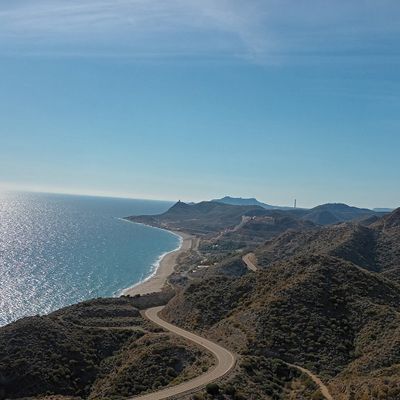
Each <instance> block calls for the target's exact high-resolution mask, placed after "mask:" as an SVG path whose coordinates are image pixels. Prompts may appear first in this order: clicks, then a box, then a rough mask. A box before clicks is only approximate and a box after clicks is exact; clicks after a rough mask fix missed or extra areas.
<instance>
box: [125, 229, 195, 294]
mask: <svg viewBox="0 0 400 400" xmlns="http://www.w3.org/2000/svg"><path fill="white" fill-rule="evenodd" d="M173 233H175V234H176V235H178V236H180V237H181V238H182V244H181V247H180V248H179V249H177V250H175V251H172V252H170V253H167V254H166V255H165V256H164V257H163V258H162V259H161V261H160V264H159V266H158V268H157V270H156V271H155V273H154V274H153V275H152V276H151V277H150V278H149V279H147V280H145V281H143V282H140V283H138V284H137V285H135V286H132V287H130V288H128V289H125V290H124V291H123V293H122V294H123V295H125V296H126V295H129V296H135V295H137V294H140V295H144V294H147V293H153V292H160V291H161V290H162V288H163V287H164V285H165V282H166V281H167V278H168V277H169V276H170V275H171V274H172V273H173V272H174V270H175V266H176V262H177V259H178V256H179V255H180V254H181V253H183V252H185V251H187V250H189V249H191V248H193V246H194V242H195V240H194V239H195V238H194V236H192V235H189V234H187V233H183V232H175V231H174V232H173Z"/></svg>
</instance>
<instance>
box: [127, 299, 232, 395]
mask: <svg viewBox="0 0 400 400" xmlns="http://www.w3.org/2000/svg"><path fill="white" fill-rule="evenodd" d="M163 308H164V306H161V307H154V308H149V309H148V310H146V311H145V316H146V318H148V319H149V320H150V321H152V322H154V323H156V324H157V325H159V326H161V327H162V328H164V329H166V330H168V331H170V332H172V333H175V334H176V335H179V336H181V337H183V338H185V339H187V340H190V341H191V342H193V343H196V344H198V345H200V346H202V347H204V348H205V349H206V350H208V351H210V352H211V353H212V354H213V355H214V357H215V358H216V365H215V366H214V367H212V368H210V369H209V370H208V371H207V372H206V373H204V374H202V375H200V376H197V377H196V378H193V379H191V380H189V381H187V382H183V383H181V384H179V385H176V386H171V387H168V388H166V389H162V390H159V391H158V392H153V393H149V394H145V395H142V396H136V397H131V400H162V399H168V398H170V397H172V396H177V395H182V394H184V393H190V392H192V391H195V390H198V389H200V388H202V387H204V386H206V385H207V384H208V383H210V382H213V381H215V380H217V379H219V378H221V377H223V376H224V375H226V374H227V373H228V372H229V371H231V370H232V369H233V367H234V366H235V363H236V357H235V355H234V354H233V353H232V352H230V351H229V350H227V349H224V348H223V347H222V346H220V345H218V344H216V343H214V342H211V341H210V340H207V339H205V338H203V337H201V336H198V335H196V334H194V333H192V332H189V331H186V330H184V329H182V328H178V327H177V326H175V325H172V324H170V323H168V322H166V321H164V320H163V319H161V318H160V317H159V316H158V313H159V312H160V311H161V310H162V309H163Z"/></svg>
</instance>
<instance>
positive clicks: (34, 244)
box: [0, 193, 179, 326]
mask: <svg viewBox="0 0 400 400" xmlns="http://www.w3.org/2000/svg"><path fill="white" fill-rule="evenodd" d="M171 204H172V203H169V202H161V201H150V200H130V199H114V198H104V197H88V196H70V195H56V194H42V193H40V194H39V193H0V326H1V325H5V324H7V323H9V322H12V321H14V320H16V319H18V318H21V317H24V316H28V315H35V314H43V313H47V312H50V311H52V310H55V309H57V308H60V307H63V306H66V305H69V304H72V303H76V302H78V301H81V300H85V299H89V298H93V297H100V296H113V295H116V294H118V293H119V292H120V291H121V290H122V289H124V288H126V287H128V286H132V285H133V284H134V283H137V282H140V281H141V280H143V279H145V278H146V277H147V276H149V275H150V274H151V273H152V272H153V270H154V268H155V266H156V265H157V261H158V260H159V258H160V256H161V255H162V254H163V253H165V252H168V251H171V250H174V249H175V248H177V247H178V246H179V238H178V237H177V236H175V235H173V234H171V233H169V232H167V231H163V230H160V229H155V228H150V227H147V226H144V225H138V224H133V223H130V222H126V221H123V220H121V217H124V216H128V215H138V214H157V213H160V212H163V211H165V210H167V209H168V208H169V207H170V206H171Z"/></svg>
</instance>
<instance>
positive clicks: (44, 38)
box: [0, 0, 400, 61]
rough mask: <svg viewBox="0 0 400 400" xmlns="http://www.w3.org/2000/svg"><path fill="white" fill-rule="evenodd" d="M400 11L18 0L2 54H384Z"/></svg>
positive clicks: (1, 9) (1, 19)
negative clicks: (356, 51) (386, 43)
mask: <svg viewBox="0 0 400 400" xmlns="http://www.w3.org/2000/svg"><path fill="white" fill-rule="evenodd" d="M399 16H400V5H399V3H398V1H397V0H396V1H395V0H383V1H381V2H379V4H378V2H372V1H367V0H364V1H360V0H358V1H356V0H353V1H351V0H350V1H346V2H345V1H337V2H336V1H335V2H316V1H312V0H308V1H303V2H297V1H291V0H281V1H277V0H264V1H262V0H249V1H239V0H218V1H217V0H170V1H165V0H87V1H84V2H82V1H78V0H68V1H66V0H12V1H7V2H2V3H1V4H0V53H3V54H4V53H10V52H14V53H18V52H19V53H22V54H35V53H37V54H55V55H57V54H58V55H67V56H68V55H79V54H80V55H92V54H94V55H112V56H121V57H126V56H132V57H133V58H140V57H151V58H157V57H159V58H162V57H183V56H196V55H197V56H207V55H208V56H221V57H236V58H242V59H247V60H255V61H257V60H258V61H260V60H261V61H268V60H272V59H273V58H280V59H282V60H284V59H285V58H287V57H288V56H293V55H294V56H296V57H299V55H301V56H303V57H308V56H311V57H316V56H317V57H318V56H321V55H324V54H330V55H334V54H335V53H336V54H338V53H340V54H339V55H340V56H343V55H346V52H351V53H352V54H353V56H354V50H355V49H358V50H359V51H361V52H368V51H369V52H377V51H378V49H379V50H380V52H381V53H382V52H383V53H385V51H386V50H385V45H384V44H385V42H386V41H394V40H395V39H396V38H397V37H398V35H399V32H400V29H399V27H398V22H397V21H398V18H399ZM395 47H396V46H395ZM390 49H391V50H390V52H393V46H390ZM385 54H386V53H385Z"/></svg>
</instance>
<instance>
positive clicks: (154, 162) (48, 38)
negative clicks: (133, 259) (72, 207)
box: [0, 0, 400, 207]
mask: <svg viewBox="0 0 400 400" xmlns="http://www.w3.org/2000/svg"><path fill="white" fill-rule="evenodd" d="M82 3H84V4H82ZM399 18H400V3H399V2H398V1H397V0H396V1H395V0H393V1H389V0H387V1H386V0H383V1H362V0H358V1H351V0H350V1H316V0H315V1H309V0H305V1H302V2H298V1H294V0H293V1H285V0H280V1H277V0H276V1H272V0H264V1H251V0H249V1H233V0H232V1H229V0H226V1H225V0H219V1H216V0H215V1H209V0H202V1H194V0H187V1H183V0H182V1H180V0H176V1H165V0H164V1H153V0H146V1H144V0H88V1H85V2H81V1H76V0H69V1H66V0H65V1H60V0H51V1H50V0H9V1H3V2H2V3H1V4H0V82H1V86H0V87H1V90H0V139H1V142H0V143H1V144H0V187H1V188H14V189H31V190H32V189H33V190H42V191H61V192H70V193H88V194H102V195H116V196H127V197H140V198H154V199H171V200H175V199H179V198H180V199H185V200H201V199H209V198H214V197H218V196H222V195H226V194H230V195H235V196H256V197H258V198H260V199H261V200H264V201H266V202H268V203H272V204H281V205H289V204H292V201H293V199H294V198H297V199H298V204H299V205H301V206H305V207H308V206H313V205H316V204H319V203H324V202H347V203H350V204H354V205H358V206H366V207H380V206H382V207H383V206H385V207H395V206H399V205H400V204H399V202H400V185H399V182H400V160H399V156H398V154H399V148H400V24H399V23H398V21H399Z"/></svg>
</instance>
